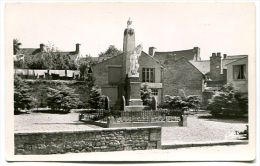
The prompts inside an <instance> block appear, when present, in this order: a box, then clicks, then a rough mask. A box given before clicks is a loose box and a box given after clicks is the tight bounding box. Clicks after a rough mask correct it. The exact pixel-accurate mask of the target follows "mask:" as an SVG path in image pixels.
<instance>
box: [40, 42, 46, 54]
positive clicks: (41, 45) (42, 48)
mask: <svg viewBox="0 0 260 166" xmlns="http://www.w3.org/2000/svg"><path fill="white" fill-rule="evenodd" d="M44 47H45V45H44V44H43V43H41V44H40V50H41V52H43V51H44Z"/></svg>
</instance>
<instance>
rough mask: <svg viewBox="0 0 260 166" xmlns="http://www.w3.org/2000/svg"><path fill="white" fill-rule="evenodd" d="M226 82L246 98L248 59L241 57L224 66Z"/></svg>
mask: <svg viewBox="0 0 260 166" xmlns="http://www.w3.org/2000/svg"><path fill="white" fill-rule="evenodd" d="M225 66H226V70H227V82H228V83H232V84H233V85H234V87H235V89H236V90H238V91H239V92H241V93H243V94H244V95H245V96H248V57H247V56H246V57H243V58H240V59H237V60H235V61H232V62H230V63H228V64H226V65H225Z"/></svg>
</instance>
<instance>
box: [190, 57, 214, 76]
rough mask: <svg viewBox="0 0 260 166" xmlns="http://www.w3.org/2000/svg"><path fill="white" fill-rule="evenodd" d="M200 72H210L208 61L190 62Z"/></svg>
mask: <svg viewBox="0 0 260 166" xmlns="http://www.w3.org/2000/svg"><path fill="white" fill-rule="evenodd" d="M190 63H191V64H193V66H195V67H196V68H197V69H198V70H199V71H200V72H202V73H203V74H206V73H208V72H209V71H210V60H204V61H190Z"/></svg>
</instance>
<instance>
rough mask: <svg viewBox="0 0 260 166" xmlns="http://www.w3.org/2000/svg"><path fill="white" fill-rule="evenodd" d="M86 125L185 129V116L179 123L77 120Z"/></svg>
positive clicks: (111, 119)
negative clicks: (177, 127)
mask: <svg viewBox="0 0 260 166" xmlns="http://www.w3.org/2000/svg"><path fill="white" fill-rule="evenodd" d="M79 120H80V121H82V122H85V123H86V124H91V125H96V126H100V127H104V128H120V127H146V126H160V127H176V126H179V127H187V116H185V115H183V116H182V117H181V121H158V122H156V121H155V122H115V120H114V119H113V118H109V120H108V121H107V122H105V121H103V122H102V121H93V120H84V119H81V118H80V119H79Z"/></svg>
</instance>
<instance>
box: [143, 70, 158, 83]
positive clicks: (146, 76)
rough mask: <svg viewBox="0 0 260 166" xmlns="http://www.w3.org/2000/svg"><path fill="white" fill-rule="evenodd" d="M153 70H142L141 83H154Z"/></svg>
mask: <svg viewBox="0 0 260 166" xmlns="http://www.w3.org/2000/svg"><path fill="white" fill-rule="evenodd" d="M154 74H155V73H154V69H152V68H143V72H142V82H154Z"/></svg>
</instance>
